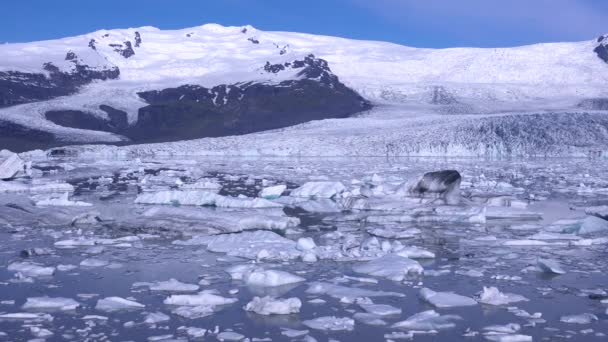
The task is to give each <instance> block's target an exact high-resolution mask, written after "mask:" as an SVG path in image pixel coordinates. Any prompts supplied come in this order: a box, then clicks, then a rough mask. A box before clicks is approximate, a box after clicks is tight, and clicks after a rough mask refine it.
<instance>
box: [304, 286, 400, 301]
mask: <svg viewBox="0 0 608 342" xmlns="http://www.w3.org/2000/svg"><path fill="white" fill-rule="evenodd" d="M306 293H308V294H313V295H328V296H330V297H333V298H336V299H339V300H340V301H341V302H345V303H354V302H355V301H356V300H357V298H364V297H370V298H371V297H404V295H403V294H401V293H398V292H385V291H374V290H367V289H362V288H358V287H347V286H342V285H335V284H330V283H324V282H313V283H310V284H309V285H308V289H307V290H306Z"/></svg>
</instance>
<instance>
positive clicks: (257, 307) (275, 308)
mask: <svg viewBox="0 0 608 342" xmlns="http://www.w3.org/2000/svg"><path fill="white" fill-rule="evenodd" d="M301 307H302V301H300V299H298V298H287V299H274V298H272V297H261V298H260V297H253V300H252V301H251V302H249V303H247V305H245V306H244V307H243V309H245V311H253V312H255V313H257V314H260V315H289V314H292V313H298V312H300V308H301Z"/></svg>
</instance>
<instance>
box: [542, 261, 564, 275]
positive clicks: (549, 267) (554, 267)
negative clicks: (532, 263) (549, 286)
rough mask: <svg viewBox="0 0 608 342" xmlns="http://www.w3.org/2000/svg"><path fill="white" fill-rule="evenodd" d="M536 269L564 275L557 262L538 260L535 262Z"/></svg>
mask: <svg viewBox="0 0 608 342" xmlns="http://www.w3.org/2000/svg"><path fill="white" fill-rule="evenodd" d="M536 264H537V265H538V267H539V268H540V269H541V270H542V271H543V272H547V273H554V274H565V273H566V271H564V269H563V268H562V266H561V265H560V264H559V262H558V261H557V260H554V259H538V261H537V262H536Z"/></svg>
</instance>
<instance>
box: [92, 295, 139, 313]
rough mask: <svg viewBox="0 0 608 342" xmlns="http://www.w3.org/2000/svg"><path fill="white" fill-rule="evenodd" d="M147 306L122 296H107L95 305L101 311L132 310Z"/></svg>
mask: <svg viewBox="0 0 608 342" xmlns="http://www.w3.org/2000/svg"><path fill="white" fill-rule="evenodd" d="M145 307H146V306H145V305H143V304H141V303H138V302H136V301H133V300H129V299H125V298H121V297H106V298H102V299H100V300H98V301H97V305H95V309H96V310H100V311H107V312H112V311H119V310H130V309H143V308H145Z"/></svg>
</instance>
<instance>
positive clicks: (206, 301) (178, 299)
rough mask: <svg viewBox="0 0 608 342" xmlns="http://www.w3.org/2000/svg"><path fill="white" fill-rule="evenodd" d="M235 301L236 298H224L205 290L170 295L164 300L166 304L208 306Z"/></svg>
mask: <svg viewBox="0 0 608 342" xmlns="http://www.w3.org/2000/svg"><path fill="white" fill-rule="evenodd" d="M236 302H237V299H236V298H225V297H222V296H219V295H216V294H213V293H210V292H206V291H203V292H200V293H198V294H192V295H172V296H169V297H168V298H167V299H165V301H164V303H165V304H167V305H178V306H210V307H213V306H219V305H228V304H233V303H236Z"/></svg>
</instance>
